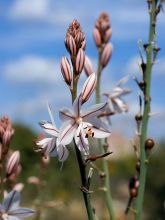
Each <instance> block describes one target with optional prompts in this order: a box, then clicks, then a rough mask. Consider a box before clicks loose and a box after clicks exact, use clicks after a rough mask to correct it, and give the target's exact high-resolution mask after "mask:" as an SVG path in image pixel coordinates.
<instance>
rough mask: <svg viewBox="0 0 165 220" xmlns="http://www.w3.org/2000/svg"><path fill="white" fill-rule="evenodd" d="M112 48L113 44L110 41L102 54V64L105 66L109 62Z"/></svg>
mask: <svg viewBox="0 0 165 220" xmlns="http://www.w3.org/2000/svg"><path fill="white" fill-rule="evenodd" d="M112 50H113V47H112V44H111V43H108V44H107V45H106V46H105V48H104V50H103V53H102V56H101V65H102V67H103V68H104V67H105V66H106V65H107V64H108V62H109V60H110V58H111V56H112Z"/></svg>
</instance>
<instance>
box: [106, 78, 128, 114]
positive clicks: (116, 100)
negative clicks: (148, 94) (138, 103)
mask: <svg viewBox="0 0 165 220" xmlns="http://www.w3.org/2000/svg"><path fill="white" fill-rule="evenodd" d="M127 81H128V77H124V78H122V79H121V80H120V81H119V82H118V84H117V85H116V87H115V88H114V89H113V90H112V92H110V93H104V94H103V95H105V96H107V97H108V108H109V111H110V112H114V113H121V112H127V111H128V105H127V104H126V103H125V102H124V101H123V99H122V97H123V96H125V95H127V94H129V93H130V92H131V90H130V89H124V88H122V85H123V84H124V83H126V82H127Z"/></svg>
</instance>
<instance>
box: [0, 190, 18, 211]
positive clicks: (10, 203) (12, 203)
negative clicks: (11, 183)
mask: <svg viewBox="0 0 165 220" xmlns="http://www.w3.org/2000/svg"><path fill="white" fill-rule="evenodd" d="M19 202H20V193H19V192H17V191H15V190H13V191H11V192H10V193H9V194H7V196H6V197H5V198H4V200H3V203H2V206H3V207H4V209H5V212H8V211H9V210H13V209H15V207H18V205H19Z"/></svg>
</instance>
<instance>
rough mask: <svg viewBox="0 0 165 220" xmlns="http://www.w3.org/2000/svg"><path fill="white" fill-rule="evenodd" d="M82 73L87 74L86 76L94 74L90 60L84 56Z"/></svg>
mask: <svg viewBox="0 0 165 220" xmlns="http://www.w3.org/2000/svg"><path fill="white" fill-rule="evenodd" d="M84 71H85V73H86V74H87V76H90V75H91V74H92V73H93V72H94V71H93V67H92V63H91V60H90V59H89V57H88V56H85V63H84Z"/></svg>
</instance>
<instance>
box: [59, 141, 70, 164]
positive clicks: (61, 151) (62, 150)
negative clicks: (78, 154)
mask: <svg viewBox="0 0 165 220" xmlns="http://www.w3.org/2000/svg"><path fill="white" fill-rule="evenodd" d="M57 152H58V159H59V161H60V162H64V161H65V160H66V159H67V158H68V156H69V151H68V149H67V148H66V147H65V146H64V145H61V144H60V145H59V146H58V147H57Z"/></svg>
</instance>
